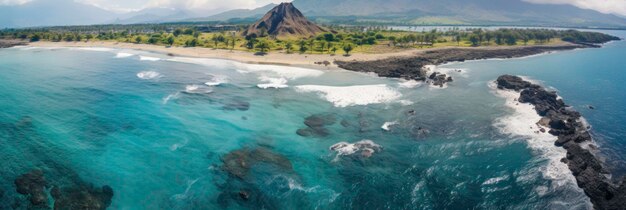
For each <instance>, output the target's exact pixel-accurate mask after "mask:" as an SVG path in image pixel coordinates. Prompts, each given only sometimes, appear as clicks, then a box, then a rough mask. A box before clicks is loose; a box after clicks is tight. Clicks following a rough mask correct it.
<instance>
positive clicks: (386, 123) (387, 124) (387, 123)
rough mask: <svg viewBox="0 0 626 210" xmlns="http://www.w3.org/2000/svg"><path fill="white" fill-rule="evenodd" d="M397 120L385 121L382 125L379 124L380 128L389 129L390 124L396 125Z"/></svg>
mask: <svg viewBox="0 0 626 210" xmlns="http://www.w3.org/2000/svg"><path fill="white" fill-rule="evenodd" d="M397 124H398V121H393V122H385V123H384V124H383V126H381V127H380V128H381V129H383V130H385V131H390V130H391V126H394V125H397Z"/></svg>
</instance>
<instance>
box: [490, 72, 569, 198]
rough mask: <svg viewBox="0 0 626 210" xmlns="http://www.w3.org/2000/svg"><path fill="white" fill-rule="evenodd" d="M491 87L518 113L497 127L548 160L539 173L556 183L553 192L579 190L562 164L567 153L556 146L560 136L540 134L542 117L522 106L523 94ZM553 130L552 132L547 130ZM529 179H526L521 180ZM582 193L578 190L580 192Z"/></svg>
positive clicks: (528, 105) (498, 123)
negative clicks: (567, 188)
mask: <svg viewBox="0 0 626 210" xmlns="http://www.w3.org/2000/svg"><path fill="white" fill-rule="evenodd" d="M489 86H490V88H491V89H492V91H493V92H494V94H496V95H497V96H499V97H502V98H505V99H506V104H505V105H506V106H507V107H509V108H511V109H512V110H513V111H514V112H513V113H512V114H511V115H508V116H504V117H501V118H498V119H496V121H495V122H494V126H495V127H496V128H498V129H499V130H500V132H502V133H504V134H509V135H511V136H513V137H517V138H523V139H525V140H526V142H527V145H528V147H529V148H530V149H531V150H533V152H535V154H537V155H538V156H539V157H540V158H541V159H544V160H546V162H547V164H543V165H542V166H540V168H539V169H538V170H539V171H540V172H541V175H542V176H543V177H544V178H546V179H550V180H553V181H552V188H553V189H554V188H559V187H563V186H565V185H570V186H575V185H576V182H575V179H574V176H573V175H572V174H571V173H570V172H569V168H568V167H567V165H566V164H565V163H562V162H561V161H560V160H561V158H563V157H565V156H566V150H565V149H563V148H561V147H557V146H554V142H555V141H556V140H557V137H556V136H553V135H552V134H549V133H547V132H546V133H544V132H540V131H539V130H540V128H541V126H540V125H538V124H537V122H539V120H540V119H541V116H539V115H538V114H537V112H536V111H535V109H534V106H533V105H532V104H528V103H519V102H518V101H517V98H519V92H516V91H512V90H500V89H497V87H496V84H495V82H489ZM544 129H545V130H549V128H544ZM518 179H522V180H523V179H525V178H518ZM576 189H578V188H576Z"/></svg>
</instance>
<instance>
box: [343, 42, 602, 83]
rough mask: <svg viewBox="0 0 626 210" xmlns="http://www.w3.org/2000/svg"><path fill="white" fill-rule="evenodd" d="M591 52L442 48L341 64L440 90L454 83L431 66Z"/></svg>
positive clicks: (564, 46) (557, 48)
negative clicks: (428, 85) (425, 84)
mask: <svg viewBox="0 0 626 210" xmlns="http://www.w3.org/2000/svg"><path fill="white" fill-rule="evenodd" d="M583 48H590V46H588V45H580V44H573V43H563V44H558V45H532V46H504V47H485V48H481V47H476V48H441V49H429V50H424V51H421V52H417V53H415V54H414V55H412V56H405V57H388V58H385V59H379V60H371V61H337V62H336V63H337V65H338V66H339V67H340V68H343V69H346V70H351V71H359V72H372V73H375V74H377V75H378V76H381V77H392V78H403V79H410V80H421V81H426V80H428V79H430V80H433V79H434V81H433V84H434V85H436V86H442V85H443V84H445V83H446V82H451V81H452V80H451V79H447V78H449V77H448V75H446V74H442V73H440V72H429V71H427V70H425V69H424V67H426V66H428V65H435V66H439V65H445V64H449V63H460V62H466V61H477V60H488V59H515V58H525V57H530V56H537V55H542V54H549V53H551V52H558V51H566V50H575V49H583Z"/></svg>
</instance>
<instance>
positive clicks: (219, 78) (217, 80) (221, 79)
mask: <svg viewBox="0 0 626 210" xmlns="http://www.w3.org/2000/svg"><path fill="white" fill-rule="evenodd" d="M224 83H228V77H227V76H224V75H213V78H211V80H210V81H208V82H205V83H204V84H205V85H207V86H219V85H221V84H224Z"/></svg>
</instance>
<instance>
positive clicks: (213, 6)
mask: <svg viewBox="0 0 626 210" xmlns="http://www.w3.org/2000/svg"><path fill="white" fill-rule="evenodd" d="M29 1H55V0H0V5H1V4H5V5H7V4H23V3H26V2H29ZM75 1H78V2H82V3H86V4H92V5H96V6H98V7H101V8H104V9H107V10H113V11H118V12H125V11H133V10H135V11H136V10H141V9H145V8H150V7H165V8H178V9H196V8H205V9H206V10H225V9H236V8H246V9H252V8H257V7H260V6H264V5H266V4H269V3H280V2H283V1H291V0H75ZM522 1H527V2H531V3H537V4H571V5H574V6H577V7H580V8H584V9H592V10H596V11H599V12H602V13H610V14H618V15H621V16H626V0H522Z"/></svg>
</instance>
